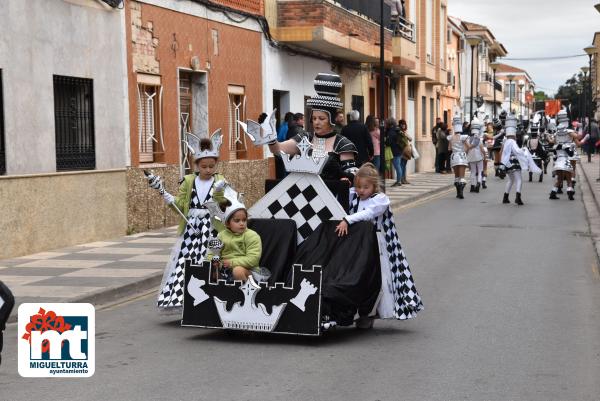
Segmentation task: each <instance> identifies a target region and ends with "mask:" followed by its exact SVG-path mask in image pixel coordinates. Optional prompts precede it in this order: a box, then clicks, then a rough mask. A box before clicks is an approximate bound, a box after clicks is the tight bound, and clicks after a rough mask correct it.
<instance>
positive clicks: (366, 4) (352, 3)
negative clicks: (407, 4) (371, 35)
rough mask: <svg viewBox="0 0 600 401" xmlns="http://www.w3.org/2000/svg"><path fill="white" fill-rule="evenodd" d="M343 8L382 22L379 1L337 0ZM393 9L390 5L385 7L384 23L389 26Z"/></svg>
mask: <svg viewBox="0 0 600 401" xmlns="http://www.w3.org/2000/svg"><path fill="white" fill-rule="evenodd" d="M336 2H337V3H339V4H341V5H342V7H344V8H347V9H348V10H353V11H356V12H357V13H359V14H362V15H363V16H365V17H367V18H369V19H371V20H373V21H375V22H377V23H379V21H381V8H380V7H381V5H380V4H379V2H378V1H364V0H336ZM391 13H392V11H391V7H390V6H389V5H388V4H384V5H383V21H384V24H386V25H387V24H388V23H389V21H390V16H391Z"/></svg>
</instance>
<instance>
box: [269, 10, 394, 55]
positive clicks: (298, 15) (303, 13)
mask: <svg viewBox="0 0 600 401" xmlns="http://www.w3.org/2000/svg"><path fill="white" fill-rule="evenodd" d="M277 23H278V26H279V27H300V26H316V25H324V26H326V27H328V28H331V29H334V30H336V31H338V32H340V33H342V34H344V35H347V36H349V35H350V34H352V35H353V37H355V38H357V39H360V40H363V41H365V42H368V43H371V44H374V43H375V42H378V41H379V25H378V24H375V23H371V22H369V21H366V20H365V19H364V18H362V17H359V16H357V15H354V14H352V13H351V12H349V11H348V10H346V9H344V8H342V7H340V6H336V5H334V4H331V3H327V2H324V1H323V0H299V1H286V2H278V3H277ZM385 47H386V49H391V48H392V34H391V32H389V31H386V32H385Z"/></svg>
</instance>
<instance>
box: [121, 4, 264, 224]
mask: <svg viewBox="0 0 600 401" xmlns="http://www.w3.org/2000/svg"><path fill="white" fill-rule="evenodd" d="M208 3H210V4H208ZM208 3H207V2H204V1H192V0H126V1H125V10H126V12H125V14H126V43H127V66H128V78H129V80H128V89H129V110H130V147H131V166H130V169H129V170H128V190H129V193H128V225H129V227H130V230H135V231H139V230H145V229H148V228H153V227H158V226H162V225H165V224H172V223H173V222H174V221H175V219H176V216H174V214H173V213H172V212H170V211H168V210H167V209H166V208H165V207H164V206H163V204H162V200H161V199H160V197H159V196H157V195H156V194H155V193H153V192H152V191H150V190H148V189H147V188H146V183H145V181H144V179H143V173H142V170H143V169H153V170H155V171H156V172H158V173H159V174H160V175H161V176H163V177H165V179H166V187H167V189H168V190H169V191H171V192H175V191H176V190H177V187H178V181H179V179H180V178H181V177H182V176H183V175H184V174H185V173H186V172H189V171H190V167H191V166H190V163H191V162H190V157H186V152H187V151H186V148H185V146H183V143H182V139H183V138H184V135H185V133H187V132H191V133H194V134H197V135H199V136H201V137H207V136H208V135H209V134H210V133H212V132H213V131H215V130H217V129H219V128H220V129H222V132H223V134H224V143H223V146H222V148H221V160H222V161H223V163H221V164H220V167H219V169H220V171H221V172H222V173H224V174H225V176H226V177H227V178H228V179H229V180H230V181H231V182H232V183H233V184H234V185H235V187H236V188H237V189H239V190H240V191H241V192H244V193H245V194H246V199H247V201H248V202H249V203H252V202H253V201H255V200H256V199H258V198H259V197H260V196H261V195H262V193H263V186H264V179H265V177H266V176H267V174H268V166H267V163H268V161H267V160H266V159H264V157H263V150H262V148H257V147H255V146H254V145H253V144H252V143H251V142H250V141H249V140H248V139H247V138H246V137H245V135H244V134H243V132H241V131H240V128H239V126H238V125H237V124H236V123H235V122H236V120H238V119H239V120H245V119H246V118H253V119H256V118H257V116H258V115H259V114H260V113H261V112H262V111H263V86H262V78H261V77H262V52H261V46H262V44H261V40H262V30H261V27H260V25H259V23H258V18H259V17H260V16H261V15H262V14H263V12H264V11H263V2H262V0H249V1H238V0H218V1H212V2H208Z"/></svg>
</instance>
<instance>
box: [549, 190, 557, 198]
mask: <svg viewBox="0 0 600 401" xmlns="http://www.w3.org/2000/svg"><path fill="white" fill-rule="evenodd" d="M549 199H560V198H559V197H558V196H556V191H552V192H550V198H549Z"/></svg>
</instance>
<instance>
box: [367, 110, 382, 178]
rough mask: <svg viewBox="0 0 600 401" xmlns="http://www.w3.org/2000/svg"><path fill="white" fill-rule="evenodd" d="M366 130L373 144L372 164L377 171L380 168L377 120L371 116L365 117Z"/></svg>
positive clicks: (379, 135) (379, 134)
mask: <svg viewBox="0 0 600 401" xmlns="http://www.w3.org/2000/svg"><path fill="white" fill-rule="evenodd" d="M366 125H367V129H368V130H369V134H370V135H371V141H372V142H373V164H374V165H375V167H376V168H377V170H379V169H380V168H381V142H380V137H381V133H380V132H379V119H378V118H377V117H375V116H373V115H370V116H368V117H367V123H366Z"/></svg>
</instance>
